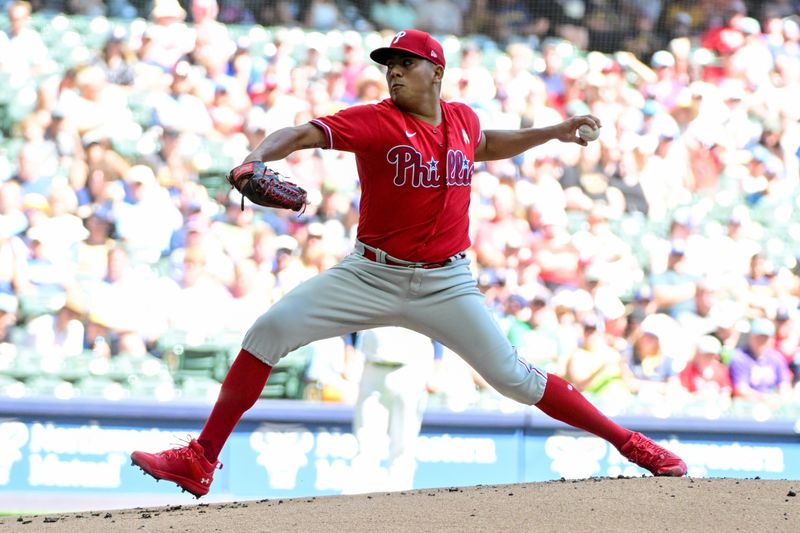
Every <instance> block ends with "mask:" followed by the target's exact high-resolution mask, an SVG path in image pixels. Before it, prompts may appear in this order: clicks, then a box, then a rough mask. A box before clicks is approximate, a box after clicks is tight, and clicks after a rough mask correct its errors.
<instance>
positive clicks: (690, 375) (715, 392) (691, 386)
mask: <svg viewBox="0 0 800 533" xmlns="http://www.w3.org/2000/svg"><path fill="white" fill-rule="evenodd" d="M721 351H722V343H721V342H719V340H718V339H717V338H716V337H713V336H711V335H703V336H702V337H700V338H699V339H698V340H697V343H696V345H695V354H694V357H693V358H692V359H691V360H690V361H689V363H688V364H687V365H686V368H684V369H683V370H682V371H681V372H680V374H678V379H679V381H680V383H681V385H682V386H683V388H684V389H686V390H687V391H688V392H689V393H690V394H692V395H693V396H700V397H703V398H707V399H716V398H720V399H723V400H728V401H730V398H731V392H732V390H733V389H732V386H731V378H730V374H729V372H728V367H726V366H725V364H724V363H722V361H721V360H720V353H721Z"/></svg>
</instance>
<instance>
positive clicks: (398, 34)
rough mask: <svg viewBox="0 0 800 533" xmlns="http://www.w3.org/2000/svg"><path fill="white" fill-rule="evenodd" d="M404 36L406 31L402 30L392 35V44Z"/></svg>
mask: <svg viewBox="0 0 800 533" xmlns="http://www.w3.org/2000/svg"><path fill="white" fill-rule="evenodd" d="M405 36H406V32H404V31H401V32H398V33H397V35H395V36H394V40H393V41H392V44H397V41H399V40H400V39H402V38H403V37H405Z"/></svg>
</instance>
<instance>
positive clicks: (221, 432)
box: [197, 348, 272, 463]
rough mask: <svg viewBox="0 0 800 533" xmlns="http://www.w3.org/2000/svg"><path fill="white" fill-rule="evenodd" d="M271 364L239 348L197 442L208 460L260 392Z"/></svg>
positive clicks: (254, 401) (225, 439) (228, 435)
mask: <svg viewBox="0 0 800 533" xmlns="http://www.w3.org/2000/svg"><path fill="white" fill-rule="evenodd" d="M271 370H272V367H271V366H269V365H268V364H266V363H265V362H263V361H261V360H260V359H258V358H257V357H256V356H254V355H253V354H251V353H250V352H248V351H247V350H245V349H244V348H242V350H241V351H240V352H239V355H238V356H236V360H234V362H233V364H232V365H231V368H230V370H228V374H227V375H226V376H225V379H224V380H223V381H222V389H220V391H219V397H218V398H217V402H216V403H215V404H214V408H213V409H212V410H211V414H210V415H209V416H208V420H206V424H205V426H204V427H203V431H202V432H200V437H198V439H197V442H199V443H200V445H201V446H202V447H203V449H204V450H205V452H206V453H205V455H206V459H208V460H209V461H211V462H212V463H213V462H214V461H216V460H217V457H219V452H220V451H221V450H222V447H223V446H224V445H225V441H227V440H228V437H230V435H231V432H232V431H233V428H234V427H235V426H236V424H237V423H238V422H239V419H240V418H241V417H242V415H243V414H244V413H245V411H247V410H248V409H250V408H251V407H253V405H255V403H256V400H258V398H259V396H261V392H262V391H263V390H264V385H266V383H267V378H268V377H269V373H270V371H271Z"/></svg>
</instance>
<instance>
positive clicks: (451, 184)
mask: <svg viewBox="0 0 800 533" xmlns="http://www.w3.org/2000/svg"><path fill="white" fill-rule="evenodd" d="M441 106H442V123H441V124H439V125H438V126H433V125H431V124H428V123H427V122H424V121H422V120H420V119H418V118H416V117H414V116H413V115H410V114H408V113H404V112H403V111H401V110H400V109H399V108H398V107H397V106H396V105H395V104H394V102H392V100H391V99H386V100H383V101H382V102H379V103H377V104H367V105H358V106H353V107H350V108H347V109H344V110H342V111H339V112H338V113H336V114H334V115H330V116H327V117H321V118H316V119H314V120H312V121H311V123H312V124H314V125H316V126H318V127H319V128H322V130H323V131H324V132H325V135H326V137H327V139H328V145H327V146H326V148H328V149H332V150H342V151H346V152H353V153H354V154H355V156H356V164H357V167H358V176H359V179H360V181H361V202H360V213H359V220H358V239H359V240H360V241H361V242H363V243H364V244H367V245H370V246H374V247H376V248H380V249H381V250H383V251H385V252H386V253H387V254H389V255H391V256H394V257H397V258H398V259H403V260H406V261H414V262H424V263H432V262H437V261H442V260H444V259H446V258H448V257H450V256H451V255H453V254H456V253H458V252H461V251H463V250H465V249H466V248H468V247H469V244H470V241H469V216H468V209H469V201H470V185H471V183H472V172H473V162H474V159H475V148H476V147H477V146H478V144H479V143H480V141H481V135H482V132H481V127H480V123H479V121H478V117H477V115H476V114H475V112H474V111H473V110H472V109H470V108H469V107H468V106H466V105H464V104H461V103H454V102H442V103H441Z"/></svg>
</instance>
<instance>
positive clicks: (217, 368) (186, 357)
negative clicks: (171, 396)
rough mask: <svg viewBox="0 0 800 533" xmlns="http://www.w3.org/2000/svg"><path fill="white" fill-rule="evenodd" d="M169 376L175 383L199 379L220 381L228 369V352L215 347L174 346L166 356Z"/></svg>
mask: <svg viewBox="0 0 800 533" xmlns="http://www.w3.org/2000/svg"><path fill="white" fill-rule="evenodd" d="M168 361H169V363H168V364H169V366H170V369H171V374H172V376H173V378H174V379H175V381H176V382H178V383H183V382H184V381H185V380H186V379H187V378H193V377H200V378H210V379H214V380H215V381H218V382H220V381H222V378H223V377H224V374H225V372H226V371H227V368H228V350H227V349H226V348H223V347H220V346H216V345H199V346H189V345H181V344H179V345H176V346H174V347H173V348H172V350H171V352H170V354H169V356H168Z"/></svg>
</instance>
